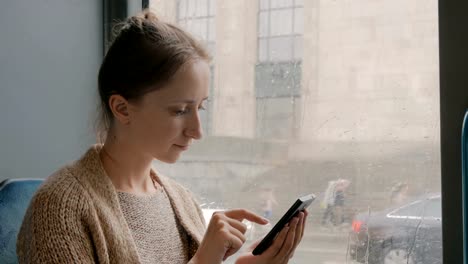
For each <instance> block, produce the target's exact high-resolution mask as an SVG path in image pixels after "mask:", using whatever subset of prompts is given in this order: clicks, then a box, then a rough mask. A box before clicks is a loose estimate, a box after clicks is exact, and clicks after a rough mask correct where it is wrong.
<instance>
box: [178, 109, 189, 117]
mask: <svg viewBox="0 0 468 264" xmlns="http://www.w3.org/2000/svg"><path fill="white" fill-rule="evenodd" d="M187 112H188V110H187V109H182V110H177V111H175V115H177V116H180V115H184V114H186V113H187Z"/></svg>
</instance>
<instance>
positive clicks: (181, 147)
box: [174, 144, 189, 150]
mask: <svg viewBox="0 0 468 264" xmlns="http://www.w3.org/2000/svg"><path fill="white" fill-rule="evenodd" d="M174 146H176V147H177V148H179V149H181V150H187V149H188V148H189V145H177V144H175V145H174Z"/></svg>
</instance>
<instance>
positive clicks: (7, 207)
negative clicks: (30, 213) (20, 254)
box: [0, 179, 43, 264]
mask: <svg viewBox="0 0 468 264" xmlns="http://www.w3.org/2000/svg"><path fill="white" fill-rule="evenodd" d="M42 181H43V180H42V179H7V180H4V181H2V182H1V183H0V263H2V264H10V263H18V258H17V257H16V237H17V235H18V232H19V229H20V226H21V223H22V221H23V217H24V214H25V213H26V209H27V208H28V206H29V203H30V201H31V198H32V197H33V195H34V193H35V192H36V190H37V188H38V187H39V185H40V184H41V183H42Z"/></svg>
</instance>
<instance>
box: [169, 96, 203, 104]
mask: <svg viewBox="0 0 468 264" xmlns="http://www.w3.org/2000/svg"><path fill="white" fill-rule="evenodd" d="M205 100H208V97H205V98H203V99H202V101H205ZM171 103H186V104H194V103H195V100H191V99H181V100H174V101H172V102H171Z"/></svg>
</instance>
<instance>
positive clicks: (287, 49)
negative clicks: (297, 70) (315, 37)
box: [258, 0, 304, 62]
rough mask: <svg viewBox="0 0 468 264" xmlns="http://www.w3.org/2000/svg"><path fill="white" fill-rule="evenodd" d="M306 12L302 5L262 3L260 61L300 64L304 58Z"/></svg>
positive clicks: (286, 0)
mask: <svg viewBox="0 0 468 264" xmlns="http://www.w3.org/2000/svg"><path fill="white" fill-rule="evenodd" d="M303 32H304V8H303V3H302V1H295V0H281V1H278V0H260V8H259V13H258V60H259V61H260V62H272V61H276V62H278V61H284V62H290V61H296V60H297V61H299V60H301V58H302V33H303Z"/></svg>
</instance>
